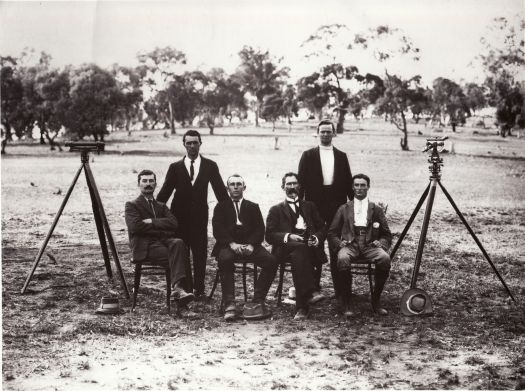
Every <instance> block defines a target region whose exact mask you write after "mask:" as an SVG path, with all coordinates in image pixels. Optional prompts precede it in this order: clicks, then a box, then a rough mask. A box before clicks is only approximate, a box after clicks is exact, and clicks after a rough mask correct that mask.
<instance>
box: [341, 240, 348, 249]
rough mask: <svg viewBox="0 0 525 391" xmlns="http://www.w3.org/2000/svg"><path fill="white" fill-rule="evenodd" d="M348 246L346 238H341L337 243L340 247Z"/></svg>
mask: <svg viewBox="0 0 525 391" xmlns="http://www.w3.org/2000/svg"><path fill="white" fill-rule="evenodd" d="M346 246H348V240H344V239H343V240H341V243H339V247H340V248H343V247H346Z"/></svg>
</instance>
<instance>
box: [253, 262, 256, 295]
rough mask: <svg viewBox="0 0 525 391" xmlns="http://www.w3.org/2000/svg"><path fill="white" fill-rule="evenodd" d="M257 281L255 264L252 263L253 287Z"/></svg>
mask: <svg viewBox="0 0 525 391" xmlns="http://www.w3.org/2000/svg"><path fill="white" fill-rule="evenodd" d="M256 283H257V265H256V264H255V263H254V264H253V287H254V289H255V284H256Z"/></svg>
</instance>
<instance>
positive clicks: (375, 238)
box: [328, 174, 392, 316]
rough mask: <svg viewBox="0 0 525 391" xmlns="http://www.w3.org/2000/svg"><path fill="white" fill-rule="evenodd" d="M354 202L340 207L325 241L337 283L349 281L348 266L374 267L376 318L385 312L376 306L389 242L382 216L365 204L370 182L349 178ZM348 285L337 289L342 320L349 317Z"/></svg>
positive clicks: (365, 178) (387, 268)
mask: <svg viewBox="0 0 525 391" xmlns="http://www.w3.org/2000/svg"><path fill="white" fill-rule="evenodd" d="M352 182H353V189H354V199H353V200H352V201H349V202H347V203H346V204H344V205H341V206H340V207H339V209H338V210H337V213H336V214H335V216H334V219H333V221H332V224H331V225H330V228H329V230H328V241H329V244H330V246H331V248H332V250H333V251H336V252H337V269H338V273H339V274H340V277H341V281H351V279H352V274H351V272H350V271H351V267H350V264H351V263H355V262H358V263H360V262H363V263H364V262H369V261H373V262H374V263H375V288H374V292H373V293H372V306H373V308H374V311H375V312H376V313H378V314H380V315H386V314H388V311H387V310H386V309H384V308H382V307H381V306H380V297H381V292H382V291H383V288H384V286H385V283H386V280H387V278H388V274H389V272H390V255H388V253H387V251H388V249H389V248H390V244H391V242H392V233H391V232H390V229H389V228H388V223H387V221H386V217H385V213H384V212H383V209H382V208H381V207H379V206H378V205H376V204H374V203H373V202H370V201H369V200H368V190H369V189H370V178H369V177H368V176H366V175H364V174H357V175H355V176H354V177H353V178H352ZM348 287H349V285H348V284H346V285H343V286H342V287H341V293H342V297H341V302H340V303H338V304H339V307H340V310H341V311H342V312H343V313H344V315H345V316H352V315H353V312H352V310H351V309H350V294H351V292H350V290H349V289H348Z"/></svg>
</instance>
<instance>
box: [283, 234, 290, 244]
mask: <svg viewBox="0 0 525 391" xmlns="http://www.w3.org/2000/svg"><path fill="white" fill-rule="evenodd" d="M288 236H290V234H285V235H284V240H283V242H284V243H288Z"/></svg>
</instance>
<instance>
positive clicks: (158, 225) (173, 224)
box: [125, 195, 178, 262]
mask: <svg viewBox="0 0 525 391" xmlns="http://www.w3.org/2000/svg"><path fill="white" fill-rule="evenodd" d="M153 205H154V209H155V215H154V214H153V211H152V210H151V208H150V205H149V204H148V202H147V201H146V199H145V198H144V196H142V195H140V196H138V197H137V198H136V199H135V200H133V201H128V202H126V211H125V215H126V225H127V226H128V236H129V245H130V247H131V251H132V253H133V262H140V261H143V260H144V259H146V257H147V255H148V245H149V243H150V242H151V241H152V240H158V239H163V238H169V237H175V236H176V230H177V226H178V223H177V219H176V218H175V216H173V214H172V213H171V212H170V210H169V209H168V207H167V206H166V205H164V204H161V203H159V202H154V203H153ZM155 216H156V217H155ZM144 219H152V223H151V224H147V223H145V222H143V221H142V220H144Z"/></svg>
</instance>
